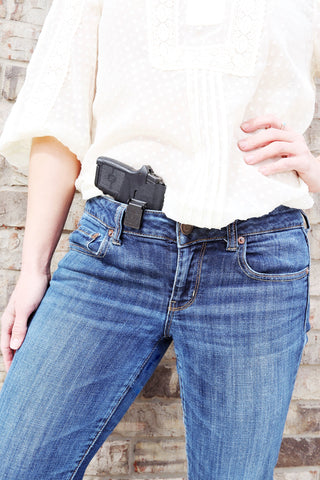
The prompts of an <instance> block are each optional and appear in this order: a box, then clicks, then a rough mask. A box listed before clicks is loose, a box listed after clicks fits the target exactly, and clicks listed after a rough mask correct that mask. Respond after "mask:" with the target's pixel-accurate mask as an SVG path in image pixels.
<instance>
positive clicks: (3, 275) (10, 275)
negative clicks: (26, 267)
mask: <svg viewBox="0 0 320 480" xmlns="http://www.w3.org/2000/svg"><path fill="white" fill-rule="evenodd" d="M1 263H2V262H1ZM18 276H19V272H17V271H14V270H11V271H8V270H0V311H1V312H3V310H4V309H5V307H6V306H7V304H8V301H9V298H10V295H11V293H12V292H13V289H14V287H15V285H16V283H17V280H18Z"/></svg>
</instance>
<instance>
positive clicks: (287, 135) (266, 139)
mask: <svg viewBox="0 0 320 480" xmlns="http://www.w3.org/2000/svg"><path fill="white" fill-rule="evenodd" d="M296 137H297V135H296V134H295V133H294V132H289V131H285V130H279V129H277V128H273V127H271V128H269V129H268V130H262V131H259V132H258V133H256V134H254V135H250V136H248V137H246V138H243V139H241V140H239V142H238V147H239V148H240V150H242V151H244V152H245V151H249V150H253V149H255V148H261V147H264V146H266V145H268V144H269V143H271V142H274V141H281V142H288V143H293V142H294V141H295V140H296Z"/></svg>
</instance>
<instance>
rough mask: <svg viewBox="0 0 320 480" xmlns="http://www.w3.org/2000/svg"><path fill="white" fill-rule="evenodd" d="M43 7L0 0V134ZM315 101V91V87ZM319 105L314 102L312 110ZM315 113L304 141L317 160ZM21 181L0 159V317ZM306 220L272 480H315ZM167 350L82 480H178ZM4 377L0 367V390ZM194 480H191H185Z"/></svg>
mask: <svg viewBox="0 0 320 480" xmlns="http://www.w3.org/2000/svg"><path fill="white" fill-rule="evenodd" d="M50 4H51V0H0V92H1V95H0V131H1V129H2V126H3V124H4V122H5V119H6V117H7V115H8V113H9V111H10V109H11V106H12V104H13V102H14V101H15V99H16V96H17V94H18V92H19V90H20V87H21V85H22V83H23V81H24V77H25V70H26V65H27V63H28V61H29V60H30V56H31V54H32V52H33V49H34V47H35V45H36V42H37V38H38V36H39V33H40V31H41V27H42V24H43V21H44V19H45V16H46V14H47V12H48V9H49V7H50ZM318 93H319V95H318V96H319V100H320V84H319V89H318ZM319 105H320V102H319ZM317 139H319V140H320V111H319V108H318V104H317V108H316V111H315V117H314V120H313V122H312V125H311V127H310V128H309V130H308V132H307V140H308V142H309V145H310V148H311V150H312V151H313V153H314V154H317V155H318V154H320V141H319V140H317ZM26 184H27V179H26V178H25V177H24V176H23V175H21V174H19V173H17V172H15V171H13V170H12V169H11V168H10V166H9V165H8V164H7V162H6V161H5V159H4V158H3V157H1V156H0V286H1V289H0V313H1V312H2V311H3V310H4V308H5V305H6V303H7V301H8V298H9V295H10V293H11V292H12V289H13V287H14V284H15V282H16V279H17V276H18V273H19V269H20V261H21V247H22V241H23V234H24V221H25V213H26V197H27V188H26ZM315 197H316V205H315V206H314V207H313V208H312V209H311V210H309V211H306V213H307V214H308V216H309V218H310V220H311V224H312V228H311V231H310V234H309V235H310V237H309V238H310V242H311V253H312V268H311V323H312V327H313V328H312V330H311V331H310V333H309V342H308V344H307V346H306V348H305V352H304V355H303V360H302V364H301V366H300V369H299V373H298V377H297V381H296V385H295V389H294V395H293V399H292V402H291V405H290V410H289V414H288V418H287V422H286V428H285V434H284V438H283V442H282V447H281V452H280V456H279V462H278V468H277V469H276V474H275V479H276V480H320V356H319V352H320V282H319V280H320V195H319V196H318V195H317V196H315ZM83 206H84V202H83V201H82V200H81V197H80V195H79V193H77V194H76V196H75V199H74V202H73V205H72V208H71V211H70V214H69V217H68V220H67V222H66V225H65V229H64V232H63V234H62V237H61V240H60V242H59V245H58V247H57V250H56V252H55V255H54V259H53V269H55V268H56V265H57V263H58V261H59V260H60V259H61V257H62V256H63V255H64V253H65V252H66V250H67V248H68V233H69V232H70V231H71V230H73V229H74V228H75V225H76V223H77V220H78V219H79V218H80V215H81V212H82V209H83ZM175 365H176V359H175V354H174V348H173V347H172V346H171V347H170V348H169V350H168V351H167V353H166V355H165V356H164V358H163V359H162V361H161V363H160V365H159V366H158V367H157V369H156V371H155V373H154V374H153V376H152V377H151V378H150V380H149V382H148V383H147V385H146V386H145V388H144V389H143V391H142V392H141V394H140V395H139V396H138V397H137V399H136V400H135V402H134V403H133V404H132V406H131V407H130V409H129V410H128V412H127V413H126V415H125V416H124V418H123V419H122V420H121V422H120V423H119V425H118V426H117V428H116V429H115V430H114V432H113V433H112V434H111V435H110V437H109V438H108V440H107V441H106V442H105V444H104V445H103V446H102V448H101V449H100V450H99V452H98V454H97V455H96V456H95V458H94V459H93V461H92V462H91V464H90V465H89V467H88V469H87V472H86V476H85V479H86V480H98V479H100V480H102V479H104V480H106V479H107V478H108V480H112V479H121V480H125V479H133V478H141V479H151V478H152V479H157V480H164V479H172V480H173V479H179V480H182V479H186V457H185V440H184V427H183V422H182V409H181V402H180V396H179V384H178V376H177V371H176V366H175ZM4 377H5V372H4V367H3V363H2V361H1V363H0V384H1V383H2V382H3V380H4ZM192 480H196V479H192Z"/></svg>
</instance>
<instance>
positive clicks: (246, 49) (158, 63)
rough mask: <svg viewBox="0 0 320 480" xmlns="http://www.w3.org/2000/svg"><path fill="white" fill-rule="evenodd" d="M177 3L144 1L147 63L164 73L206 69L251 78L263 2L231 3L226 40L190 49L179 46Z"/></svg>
mask: <svg viewBox="0 0 320 480" xmlns="http://www.w3.org/2000/svg"><path fill="white" fill-rule="evenodd" d="M179 1H181V0H147V18H148V47H149V60H150V62H151V64H152V65H153V66H155V67H156V68H159V69H163V70H175V69H182V68H209V69H212V70H216V71H220V72H224V73H229V74H234V75H241V76H252V75H254V71H255V66H256V62H257V58H258V52H259V47H260V42H261V37H262V32H263V25H264V22H265V17H266V6H267V1H266V0H234V1H233V7H232V11H231V12H230V15H231V19H230V26H229V32H228V35H227V40H225V41H224V42H222V43H216V44H212V45H206V46H189V47H188V46H184V45H181V44H179V29H180V28H181V27H180V26H179V18H178V16H179ZM222 1H224V0H222ZM182 28H183V27H182Z"/></svg>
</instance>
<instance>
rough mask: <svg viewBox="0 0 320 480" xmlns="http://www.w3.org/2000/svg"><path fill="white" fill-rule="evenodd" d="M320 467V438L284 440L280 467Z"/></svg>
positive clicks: (278, 464)
mask: <svg viewBox="0 0 320 480" xmlns="http://www.w3.org/2000/svg"><path fill="white" fill-rule="evenodd" d="M303 465H320V438H284V439H283V440H282V444H281V449H280V453H279V458H278V463H277V466H278V467H300V466H303Z"/></svg>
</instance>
